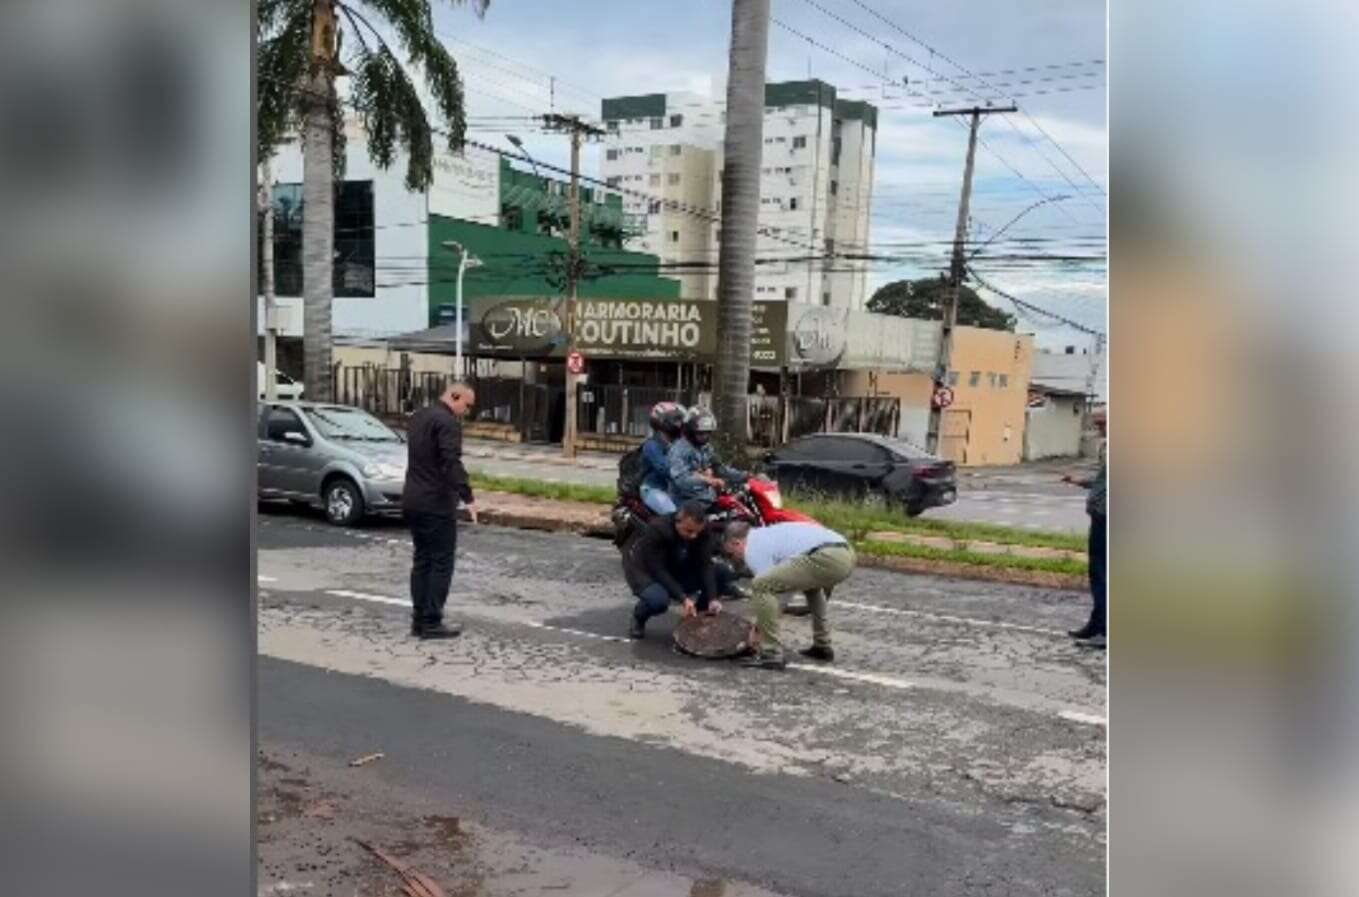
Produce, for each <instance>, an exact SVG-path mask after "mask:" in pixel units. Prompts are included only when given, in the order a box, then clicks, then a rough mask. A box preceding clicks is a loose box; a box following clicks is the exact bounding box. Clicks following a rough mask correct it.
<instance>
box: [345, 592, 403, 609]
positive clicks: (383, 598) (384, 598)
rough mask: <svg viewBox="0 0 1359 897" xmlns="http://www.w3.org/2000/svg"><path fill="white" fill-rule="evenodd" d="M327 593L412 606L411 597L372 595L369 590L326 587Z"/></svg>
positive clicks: (359, 599)
mask: <svg viewBox="0 0 1359 897" xmlns="http://www.w3.org/2000/svg"><path fill="white" fill-rule="evenodd" d="M326 594H327V595H334V596H335V597H336V598H353V599H354V600H356V601H371V602H373V603H374V604H390V605H392V606H393V607H410V605H411V602H410V599H409V598H388V597H387V596H386V595H370V594H368V593H367V592H351V591H349V590H348V589H326Z"/></svg>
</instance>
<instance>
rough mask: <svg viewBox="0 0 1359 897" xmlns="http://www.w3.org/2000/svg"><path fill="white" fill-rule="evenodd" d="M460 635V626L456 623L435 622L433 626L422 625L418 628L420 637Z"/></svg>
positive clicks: (435, 637) (455, 636)
mask: <svg viewBox="0 0 1359 897" xmlns="http://www.w3.org/2000/svg"><path fill="white" fill-rule="evenodd" d="M460 635H462V627H461V626H459V625H457V624H456V623H455V624H453V625H452V626H447V625H445V624H443V623H436V624H435V625H433V626H423V627H421V629H420V638H421V639H444V638H457V637H458V636H460Z"/></svg>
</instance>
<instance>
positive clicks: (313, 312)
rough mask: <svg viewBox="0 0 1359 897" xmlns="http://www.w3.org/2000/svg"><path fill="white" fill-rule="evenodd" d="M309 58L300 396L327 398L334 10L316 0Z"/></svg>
mask: <svg viewBox="0 0 1359 897" xmlns="http://www.w3.org/2000/svg"><path fill="white" fill-rule="evenodd" d="M312 16H313V22H312V30H313V44H312V51H313V60H312V71H311V74H310V75H309V76H308V77H307V84H306V95H305V96H306V115H305V117H304V120H303V126H302V359H303V365H304V371H303V385H304V386H305V388H306V397H307V398H308V399H310V400H312V401H316V402H329V401H331V385H332V384H331V370H330V357H331V353H330V349H331V346H330V343H331V327H330V317H331V304H332V302H333V300H334V296H335V290H334V277H335V169H334V166H333V164H332V161H333V159H332V156H333V154H334V151H335V150H334V147H333V146H332V145H331V133H332V128H331V115H332V110H331V106H330V79H331V78H333V77H334V69H333V67H332V66H333V56H331V55H330V54H331V53H332V48H333V46H334V37H333V35H334V27H335V18H334V9H333V8H332V7H331V4H330V2H329V0H316V4H315V7H314V9H313V12H312Z"/></svg>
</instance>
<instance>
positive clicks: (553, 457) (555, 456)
mask: <svg viewBox="0 0 1359 897" xmlns="http://www.w3.org/2000/svg"><path fill="white" fill-rule="evenodd" d="M462 453H463V455H464V456H465V457H468V458H490V459H494V460H497V461H527V462H531V463H534V464H557V465H562V466H566V467H580V468H585V469H587V470H610V471H617V470H618V459H619V457H620V455H615V454H611V453H609V452H578V453H577V454H576V457H575V458H564V457H562V449H561V446H559V445H538V444H534V443H523V442H497V441H496V440H494V439H464V440H463V442H462Z"/></svg>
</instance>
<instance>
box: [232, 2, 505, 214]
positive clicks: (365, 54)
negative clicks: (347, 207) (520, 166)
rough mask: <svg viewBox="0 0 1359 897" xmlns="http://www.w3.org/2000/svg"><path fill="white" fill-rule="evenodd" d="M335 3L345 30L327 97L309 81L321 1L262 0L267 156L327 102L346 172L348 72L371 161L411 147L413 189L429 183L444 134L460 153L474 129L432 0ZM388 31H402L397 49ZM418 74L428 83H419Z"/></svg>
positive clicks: (384, 162) (260, 109)
mask: <svg viewBox="0 0 1359 897" xmlns="http://www.w3.org/2000/svg"><path fill="white" fill-rule="evenodd" d="M330 3H331V8H332V9H333V10H334V12H335V21H336V26H337V29H338V32H337V35H336V48H335V53H336V56H337V59H336V64H335V65H334V66H332V67H331V69H330V72H329V77H328V78H327V82H328V90H327V91H325V93H324V95H323V96H314V95H313V94H312V93H311V92H310V91H309V90H308V88H307V86H306V79H307V77H308V75H309V74H311V73H312V64H313V60H312V15H313V10H314V9H315V7H316V0H259V2H258V4H257V7H256V9H257V14H256V31H257V33H256V38H257V42H258V54H257V60H258V88H257V97H258V100H257V110H256V114H257V122H258V146H257V150H258V153H259V158H261V159H265V158H268V157H270V156H272V155H273V154H274V152H275V150H276V149H277V148H278V146H279V144H281V143H283V142H284V141H285V140H287V139H288V138H289V136H290V135H292V134H295V133H297V131H298V125H299V123H300V121H301V120H302V118H303V116H304V115H305V113H306V111H307V108H308V105H309V104H310V103H312V102H321V103H324V104H325V105H327V106H328V107H329V110H330V120H331V122H332V124H333V127H332V128H331V133H332V140H333V142H334V144H335V160H336V161H335V167H336V172H335V176H336V179H337V180H339V179H340V178H341V177H342V175H343V164H344V119H345V116H344V114H343V112H344V110H343V109H342V108H341V106H342V104H341V101H340V98H339V96H338V93H337V92H336V88H335V82H336V78H337V77H339V76H340V75H342V74H343V75H348V76H349V78H350V88H351V89H350V95H349V97H348V98H347V100H346V104H347V105H348V106H349V107H351V108H353V109H354V110H355V111H357V112H358V115H359V118H360V120H361V121H362V123H363V126H364V129H365V131H366V132H367V138H368V152H369V155H370V156H371V157H372V160H373V163H374V164H375V165H377V166H378V167H379V168H388V167H390V166H391V165H392V162H393V161H394V160H395V158H396V155H397V153H398V152H400V153H404V154H405V156H406V160H407V161H406V187H407V189H409V190H412V191H416V192H418V191H422V190H425V189H427V188H428V187H429V185H430V183H431V182H432V181H433V179H434V153H435V142H434V141H435V136H436V133H439V134H442V136H443V138H444V143H445V145H446V146H447V147H448V150H449V151H450V152H459V151H461V150H462V147H463V141H464V139H465V137H466V132H467V119H466V111H465V108H464V100H463V85H462V78H461V76H460V75H459V73H458V64H457V62H456V61H455V60H454V59H453V57H452V56H451V55H450V54H449V52H448V51H447V50H446V49H445V48H444V46H443V44H442V43H440V41H439V38H438V35H436V34H435V31H434V14H433V9H432V2H431V0H361V2H360V0H353V2H345V0H330ZM448 3H449V4H450V5H453V6H461V5H464V4H465V3H470V4H471V5H472V6H473V7H474V9H475V10H476V12H477V14H478V15H480V14H482V13H484V12H485V10H486V7H487V6H488V5H489V3H490V0H448ZM388 36H392V37H394V40H395V43H396V45H397V46H396V47H395V48H394V47H393V46H392V44H391V43H389V42H388ZM398 51H399V52H398ZM417 79H418V81H419V82H421V83H423V85H424V90H422V89H421V88H420V87H419V86H417ZM423 96H428V97H429V98H430V100H431V103H432V105H433V107H434V108H433V111H434V113H436V115H437V118H438V120H439V121H440V122H442V124H441V125H440V124H439V123H437V122H431V119H430V116H429V114H428V113H427V112H426V110H425V104H424V101H423V99H422V97H423Z"/></svg>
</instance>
